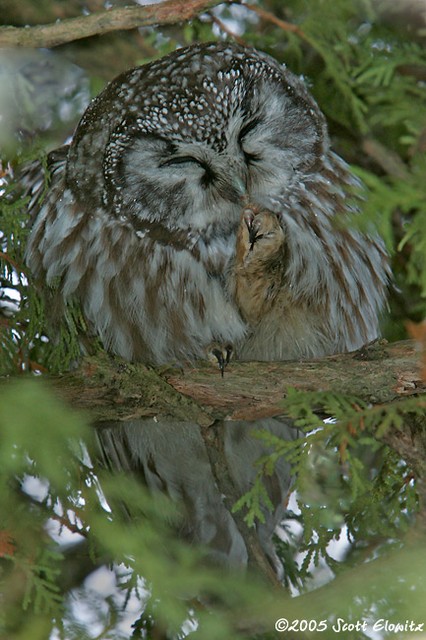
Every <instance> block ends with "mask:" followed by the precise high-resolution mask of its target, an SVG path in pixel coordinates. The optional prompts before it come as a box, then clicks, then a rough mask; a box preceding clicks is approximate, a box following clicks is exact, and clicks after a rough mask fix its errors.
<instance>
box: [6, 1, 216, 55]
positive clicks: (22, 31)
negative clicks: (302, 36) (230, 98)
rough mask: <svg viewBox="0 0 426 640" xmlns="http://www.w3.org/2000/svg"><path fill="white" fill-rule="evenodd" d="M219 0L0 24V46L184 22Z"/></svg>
mask: <svg viewBox="0 0 426 640" xmlns="http://www.w3.org/2000/svg"><path fill="white" fill-rule="evenodd" d="M222 2H223V0H165V2H162V3H160V4H154V5H146V6H134V7H133V6H132V7H122V8H117V9H109V10H106V11H99V12H97V13H92V14H90V15H88V16H79V17H77V18H69V19H67V20H61V21H60V22H55V23H53V24H47V25H36V26H33V27H0V47H56V46H58V45H61V44H65V43H66V42H72V41H74V40H81V39H82V38H88V37H90V36H94V35H101V34H104V33H110V32H111V31H119V30H128V29H136V28H138V27H147V26H152V25H164V24H175V23H177V22H185V21H187V20H190V19H191V18H194V17H195V16H197V15H198V14H199V13H202V12H205V11H207V10H208V9H211V8H212V7H214V6H217V5H218V4H222Z"/></svg>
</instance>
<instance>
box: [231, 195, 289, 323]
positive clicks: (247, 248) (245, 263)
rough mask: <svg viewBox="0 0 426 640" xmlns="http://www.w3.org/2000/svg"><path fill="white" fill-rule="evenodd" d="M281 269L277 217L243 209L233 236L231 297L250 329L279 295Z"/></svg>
mask: <svg viewBox="0 0 426 640" xmlns="http://www.w3.org/2000/svg"><path fill="white" fill-rule="evenodd" d="M285 268H286V260H285V233H284V230H283V228H282V226H281V224H280V220H279V218H278V216H277V215H276V214H275V213H273V212H272V211H268V210H267V209H260V208H259V207H256V206H252V205H247V206H246V207H245V208H244V210H243V213H242V216H241V222H240V227H239V229H238V234H237V244H236V258H235V263H234V269H235V271H234V278H235V279H234V295H235V301H236V303H237V306H238V308H239V310H240V313H241V315H242V317H243V318H244V320H246V321H247V322H248V323H249V324H250V325H256V324H257V323H258V322H259V321H260V320H261V319H262V318H263V317H265V316H266V315H267V314H268V313H269V312H270V311H271V309H272V308H273V306H274V304H275V301H276V299H277V296H278V295H279V294H280V292H281V291H282V287H283V280H284V277H285Z"/></svg>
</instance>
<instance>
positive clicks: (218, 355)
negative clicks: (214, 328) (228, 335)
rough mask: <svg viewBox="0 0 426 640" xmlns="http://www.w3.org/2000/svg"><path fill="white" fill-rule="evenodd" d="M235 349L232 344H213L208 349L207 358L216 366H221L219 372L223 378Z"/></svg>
mask: <svg viewBox="0 0 426 640" xmlns="http://www.w3.org/2000/svg"><path fill="white" fill-rule="evenodd" d="M232 352H233V348H232V345H231V344H222V343H220V342H213V343H212V344H211V345H209V347H208V348H207V358H208V359H209V360H210V362H213V363H214V364H215V365H219V371H220V374H221V376H222V378H223V374H224V372H225V367H226V366H227V365H228V364H229V362H230V360H231V357H232Z"/></svg>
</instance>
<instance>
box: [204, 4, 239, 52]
mask: <svg viewBox="0 0 426 640" xmlns="http://www.w3.org/2000/svg"><path fill="white" fill-rule="evenodd" d="M208 16H209V18H210V19H211V21H212V22H214V23H215V24H217V26H218V27H219V29H220V30H221V31H223V33H226V34H227V35H228V36H229V37H230V38H232V39H233V40H235V42H238V44H242V45H243V44H245V42H244V39H243V38H240V36H239V35H237V34H236V33H234V32H233V31H231V29H229V28H228V27H227V26H226V24H225V23H224V22H222V20H220V19H219V18H218V17H217V16H215V15H214V14H213V13H211V12H210V11H209V12H208Z"/></svg>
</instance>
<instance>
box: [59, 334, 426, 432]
mask: <svg viewBox="0 0 426 640" xmlns="http://www.w3.org/2000/svg"><path fill="white" fill-rule="evenodd" d="M416 345H417V343H416V342H415V341H411V340H406V341H402V342H396V343H393V344H386V343H385V342H384V341H383V342H378V343H374V344H372V345H369V346H367V347H364V348H363V349H361V350H360V351H357V352H355V353H349V354H340V355H335V356H328V357H326V358H322V359H319V360H312V361H308V362H306V361H305V362H231V363H230V364H229V365H228V367H227V369H226V370H225V375H224V377H223V378H222V377H221V376H220V373H219V370H218V369H216V367H214V366H212V365H211V364H210V363H207V362H200V363H197V366H190V365H186V366H183V367H178V366H170V367H162V368H157V369H156V370H154V369H152V368H149V367H146V366H144V365H142V364H130V363H128V362H125V361H124V360H121V359H119V358H112V357H110V356H108V355H106V354H100V355H98V356H96V357H90V358H86V359H85V360H84V361H83V363H82V366H81V367H80V368H79V369H78V370H77V371H74V372H71V373H67V374H65V375H63V376H57V377H53V376H52V377H50V382H51V384H52V386H53V388H54V389H55V390H56V392H57V393H58V395H59V396H60V397H62V398H63V399H64V400H65V401H66V402H68V403H69V404H71V405H72V406H74V407H75V408H77V409H83V410H85V411H87V412H89V414H90V418H91V419H92V420H94V421H95V422H104V421H105V422H109V421H120V422H126V421H128V420H135V419H138V418H144V417H153V416H157V415H168V416H172V417H173V418H175V419H176V420H194V421H195V422H197V423H198V424H200V425H201V426H208V425H209V424H212V423H213V422H214V421H215V420H217V419H224V418H226V419H231V420H256V419H259V418H264V417H272V416H277V415H280V414H282V412H283V410H282V407H281V404H280V402H281V400H282V399H283V398H284V397H285V395H286V389H287V387H296V388H297V389H300V390H305V391H319V390H323V391H327V390H333V391H337V392H340V393H342V394H350V395H354V396H357V397H359V398H360V399H362V400H365V401H367V402H370V403H372V404H382V403H386V402H390V401H392V400H395V399H397V398H403V397H407V396H410V395H413V394H420V393H425V392H426V385H425V383H424V381H422V376H421V360H420V354H419V352H418V350H417V347H416Z"/></svg>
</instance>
